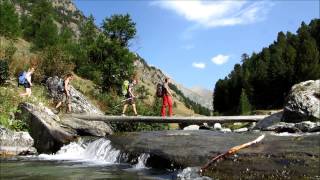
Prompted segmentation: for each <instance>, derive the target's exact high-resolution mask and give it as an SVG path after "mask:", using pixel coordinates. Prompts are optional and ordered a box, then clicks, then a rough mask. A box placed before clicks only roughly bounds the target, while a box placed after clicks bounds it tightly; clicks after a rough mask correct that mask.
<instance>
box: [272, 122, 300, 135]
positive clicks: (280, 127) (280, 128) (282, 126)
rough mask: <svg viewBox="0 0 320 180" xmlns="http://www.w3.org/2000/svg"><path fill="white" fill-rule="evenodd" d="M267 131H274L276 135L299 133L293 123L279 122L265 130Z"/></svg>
mask: <svg viewBox="0 0 320 180" xmlns="http://www.w3.org/2000/svg"><path fill="white" fill-rule="evenodd" d="M266 130H267V131H275V132H277V133H282V132H289V133H298V132H301V130H300V129H298V128H296V127H295V124H294V123H285V122H279V123H277V124H275V125H272V126H270V127H267V128H266Z"/></svg>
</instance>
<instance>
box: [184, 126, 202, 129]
mask: <svg viewBox="0 0 320 180" xmlns="http://www.w3.org/2000/svg"><path fill="white" fill-rule="evenodd" d="M199 128H200V126H198V125H190V126H187V127H185V128H183V130H199Z"/></svg>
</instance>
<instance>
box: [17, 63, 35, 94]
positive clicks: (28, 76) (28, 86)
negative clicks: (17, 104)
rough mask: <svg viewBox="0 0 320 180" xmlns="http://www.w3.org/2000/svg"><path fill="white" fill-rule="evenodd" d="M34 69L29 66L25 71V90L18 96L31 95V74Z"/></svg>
mask: <svg viewBox="0 0 320 180" xmlns="http://www.w3.org/2000/svg"><path fill="white" fill-rule="evenodd" d="M34 70H35V69H34V67H30V68H29V69H28V71H27V72H26V75H25V79H26V81H25V83H24V84H23V86H24V87H25V88H26V92H25V93H22V94H20V96H27V97H30V96H31V93H32V92H31V87H32V82H31V76H32V74H33V73H34Z"/></svg>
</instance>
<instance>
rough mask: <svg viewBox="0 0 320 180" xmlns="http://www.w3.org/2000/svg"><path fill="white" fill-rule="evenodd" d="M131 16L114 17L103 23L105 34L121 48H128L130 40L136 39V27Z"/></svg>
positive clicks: (106, 19)
mask: <svg viewBox="0 0 320 180" xmlns="http://www.w3.org/2000/svg"><path fill="white" fill-rule="evenodd" d="M135 25H136V24H135V23H134V22H133V21H132V19H131V17H130V15H129V14H126V15H122V14H120V15H118V14H116V15H112V16H111V17H110V18H108V17H107V18H105V20H104V21H103V23H102V28H103V33H104V34H105V35H106V36H107V37H109V38H110V39H111V40H113V41H117V42H118V43H120V45H121V46H123V47H126V46H128V43H129V40H131V39H132V38H134V37H135V35H136V32H137V30H136V27H135Z"/></svg>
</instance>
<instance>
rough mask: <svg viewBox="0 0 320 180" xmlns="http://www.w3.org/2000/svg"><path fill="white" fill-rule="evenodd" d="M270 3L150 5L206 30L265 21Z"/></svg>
mask: <svg viewBox="0 0 320 180" xmlns="http://www.w3.org/2000/svg"><path fill="white" fill-rule="evenodd" d="M272 4H273V3H272V2H270V1H245V0H239V1H235V0H226V1H202V0H186V1H182V0H177V1H156V2H153V3H152V5H157V6H160V7H162V8H164V9H168V10H172V11H174V12H176V13H177V14H178V15H180V16H182V17H184V18H185V19H187V20H188V21H192V22H196V23H197V24H198V25H200V26H202V27H206V28H210V27H219V26H232V25H238V24H249V23H254V22H257V21H261V20H263V19H265V17H266V14H267V12H268V10H269V9H270V7H271V6H272Z"/></svg>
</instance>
